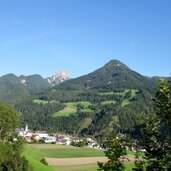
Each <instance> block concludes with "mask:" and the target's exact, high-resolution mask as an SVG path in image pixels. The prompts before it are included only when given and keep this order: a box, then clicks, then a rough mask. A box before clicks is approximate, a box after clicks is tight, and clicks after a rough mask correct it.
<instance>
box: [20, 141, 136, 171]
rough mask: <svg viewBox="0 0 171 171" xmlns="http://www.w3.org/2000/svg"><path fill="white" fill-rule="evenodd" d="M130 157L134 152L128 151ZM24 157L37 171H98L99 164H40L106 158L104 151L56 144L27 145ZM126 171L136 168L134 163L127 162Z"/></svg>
mask: <svg viewBox="0 0 171 171" xmlns="http://www.w3.org/2000/svg"><path fill="white" fill-rule="evenodd" d="M128 154H129V155H134V154H135V153H134V152H131V151H128ZM23 155H25V156H26V158H27V159H28V160H29V162H30V164H31V165H32V166H33V168H34V170H35V171H96V170H97V169H98V166H97V163H94V164H88V165H87V164H79V165H72V166H70V165H69V166H67V165H63V166H53V167H52V166H46V165H44V164H42V163H41V162H40V160H41V159H42V158H46V157H48V158H61V159H62V158H75V157H77V158H78V157H100V156H104V152H103V151H102V150H95V149H90V148H79V147H74V146H65V145H56V144H26V146H25V150H24V153H23ZM125 166H126V169H125V170H126V171H131V170H132V168H133V167H134V162H133V161H130V162H128V161H126V162H125Z"/></svg>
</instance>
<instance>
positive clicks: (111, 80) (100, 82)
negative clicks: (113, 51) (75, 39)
mask: <svg viewBox="0 0 171 171" xmlns="http://www.w3.org/2000/svg"><path fill="white" fill-rule="evenodd" d="M56 88H57V89H67V90H88V89H96V90H99V91H100V90H101V91H106V90H120V89H126V88H129V89H148V90H152V89H153V84H152V83H151V80H150V78H148V77H145V76H142V75H140V74H139V73H137V72H135V71H133V70H131V69H129V68H128V67H127V66H126V65H125V64H123V63H122V62H120V61H118V60H111V61H109V62H108V63H107V64H106V65H104V66H103V67H101V68H100V69H97V70H96V71H94V72H92V73H90V74H87V75H85V76H81V77H79V78H76V79H70V80H68V81H65V82H64V83H62V84H60V85H59V86H56Z"/></svg>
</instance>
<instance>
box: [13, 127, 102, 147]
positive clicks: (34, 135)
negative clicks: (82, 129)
mask: <svg viewBox="0 0 171 171" xmlns="http://www.w3.org/2000/svg"><path fill="white" fill-rule="evenodd" d="M16 133H17V134H18V135H19V136H22V137H24V139H25V140H26V142H28V143H32V142H43V143H54V144H61V145H71V144H72V142H74V143H79V142H81V141H85V142H86V144H87V146H88V147H90V148H100V147H99V146H97V142H96V141H94V140H93V139H91V138H86V139H83V138H79V137H73V136H71V135H66V134H53V136H52V135H49V134H48V133H47V132H46V131H36V132H33V131H31V130H29V129H28V125H26V127H25V128H17V129H16Z"/></svg>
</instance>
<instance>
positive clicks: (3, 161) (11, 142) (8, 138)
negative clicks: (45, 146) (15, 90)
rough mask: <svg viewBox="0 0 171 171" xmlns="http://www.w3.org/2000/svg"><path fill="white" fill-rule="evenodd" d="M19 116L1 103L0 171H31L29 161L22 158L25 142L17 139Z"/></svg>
mask: <svg viewBox="0 0 171 171" xmlns="http://www.w3.org/2000/svg"><path fill="white" fill-rule="evenodd" d="M18 121H19V116H18V114H17V113H16V112H15V111H14V110H13V109H12V108H11V107H9V106H7V105H5V104H3V103H2V102H0V170H1V171H29V170H32V169H31V167H30V166H29V163H28V161H27V160H26V159H25V157H24V156H22V154H21V153H22V149H23V142H22V139H21V138H19V137H17V135H16V134H15V129H16V128H17V126H18Z"/></svg>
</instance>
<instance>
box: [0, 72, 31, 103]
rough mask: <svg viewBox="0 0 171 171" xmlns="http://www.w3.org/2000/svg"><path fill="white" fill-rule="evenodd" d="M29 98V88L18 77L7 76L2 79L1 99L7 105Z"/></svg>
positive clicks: (0, 82) (0, 87)
mask: <svg viewBox="0 0 171 171" xmlns="http://www.w3.org/2000/svg"><path fill="white" fill-rule="evenodd" d="M27 97H29V92H28V90H27V88H26V87H25V86H24V85H23V84H21V83H20V81H19V79H18V77H17V76H15V75H14V74H7V75H4V76H2V77H0V99H1V100H3V101H5V102H7V103H12V104H13V103H17V102H20V101H22V100H24V99H26V98H27Z"/></svg>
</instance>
